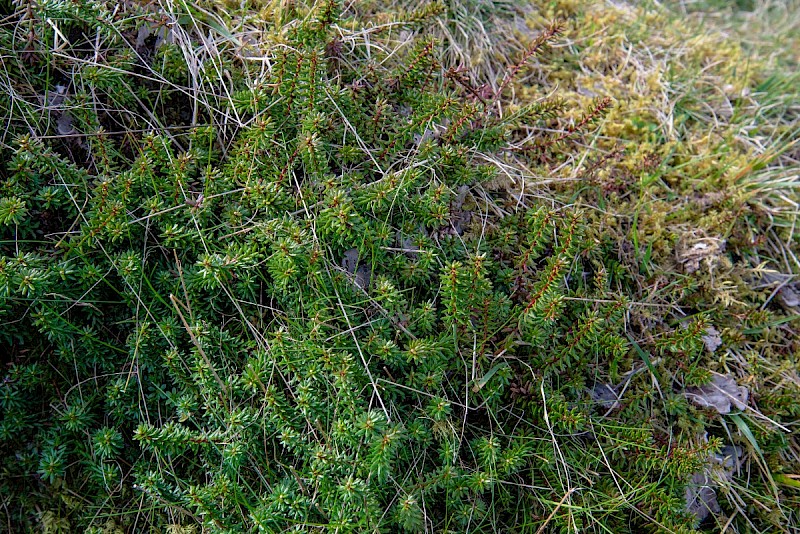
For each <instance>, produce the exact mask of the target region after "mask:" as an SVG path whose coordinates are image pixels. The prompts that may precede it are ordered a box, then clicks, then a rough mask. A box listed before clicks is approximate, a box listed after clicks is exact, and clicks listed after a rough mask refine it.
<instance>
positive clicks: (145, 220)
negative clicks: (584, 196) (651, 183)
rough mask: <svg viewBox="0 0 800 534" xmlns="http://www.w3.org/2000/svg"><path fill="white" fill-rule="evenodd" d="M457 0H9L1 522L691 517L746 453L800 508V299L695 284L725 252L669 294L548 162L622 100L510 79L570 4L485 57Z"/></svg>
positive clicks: (567, 154) (383, 527) (463, 528)
mask: <svg viewBox="0 0 800 534" xmlns="http://www.w3.org/2000/svg"><path fill="white" fill-rule="evenodd" d="M451 4H454V3H451ZM461 8H463V6H461V7H459V6H458V5H455V4H454V5H450V4H445V3H441V4H439V3H436V4H433V5H426V6H408V8H407V9H402V10H399V9H398V10H396V11H391V12H386V11H385V10H384V11H382V10H381V9H379V6H377V5H376V4H371V3H366V4H365V5H362V6H358V7H349V6H343V5H340V3H338V2H336V1H328V2H315V3H311V2H309V3H304V2H272V3H269V4H268V5H264V6H260V7H259V9H255V8H254V7H253V6H239V7H235V6H231V9H230V11H229V12H227V13H223V12H222V11H219V10H218V8H217V7H215V6H210V5H204V6H203V5H190V4H182V6H181V7H175V6H171V7H170V9H166V10H165V9H160V8H157V7H156V6H154V5H144V6H143V5H127V4H125V5H122V4H120V5H117V4H111V3H106V2H102V1H99V2H94V3H86V4H76V3H73V2H59V1H54V2H48V3H41V4H39V3H25V4H24V5H17V4H14V5H13V6H9V5H6V6H5V7H3V10H4V11H2V14H3V17H4V20H5V22H4V23H3V24H2V26H0V47H2V49H3V57H4V69H5V72H6V75H5V77H4V79H3V83H4V84H5V85H6V87H7V90H8V93H9V94H10V95H11V96H12V98H11V99H9V100H8V101H7V102H3V103H2V104H0V105H2V106H3V107H2V108H0V109H2V112H3V115H4V117H7V127H6V129H5V133H4V137H3V141H2V145H0V151H2V155H3V158H2V159H3V161H4V162H5V165H4V167H3V168H2V170H0V173H2V183H0V236H1V237H0V254H1V255H0V320H1V321H2V323H3V328H2V329H1V330H0V335H2V337H3V343H4V344H5V345H6V346H8V347H9V349H8V351H7V354H8V356H6V358H5V360H4V363H6V368H5V369H4V370H3V373H2V376H3V381H2V383H0V406H2V408H3V412H2V419H1V420H0V454H2V461H1V462H0V464H1V465H2V467H1V468H0V469H2V470H0V489H1V491H0V494H2V510H3V515H2V517H3V523H4V524H6V525H8V527H9V528H10V529H11V530H26V529H35V528H41V529H43V530H44V531H46V532H60V531H74V530H78V529H84V530H87V531H89V532H115V531H141V530H146V529H150V528H153V529H158V530H167V529H168V530H170V531H178V532H191V531H197V530H198V529H202V530H204V531H209V532H238V531H259V532H287V531H292V532H400V531H406V532H425V531H433V532H495V531H502V532H531V531H533V532H536V531H541V532H545V531H562V530H563V531H569V532H574V531H576V530H577V531H583V530H589V529H595V528H596V529H597V530H604V531H612V532H618V531H627V530H630V531H637V532H639V531H651V530H652V531H670V532H692V531H693V530H694V529H696V528H697V527H699V526H700V522H701V520H706V521H707V522H708V521H709V518H710V517H713V514H711V513H710V512H714V513H718V512H720V511H721V510H722V509H723V507H724V509H725V511H726V512H729V510H730V509H731V504H729V503H730V502H731V501H732V500H733V499H735V498H737V497H739V496H738V495H736V494H733V493H725V492H724V491H723V490H725V489H726V488H731V487H732V485H733V484H742V486H741V487H742V488H745V487H746V490H747V491H748V492H749V499H750V500H751V502H753V503H757V504H755V505H753V506H754V508H753V509H748V510H744V511H743V512H744V513H742V514H740V517H739V518H732V519H731V521H730V523H731V524H734V525H740V524H742V525H745V524H749V525H754V526H757V528H769V527H770V526H771V525H786V524H791V523H792V522H796V521H797V518H796V517H795V516H792V515H791V513H792V512H791V509H790V508H789V507H787V506H786V505H785V501H787V500H789V499H792V498H794V499H795V502H796V493H795V494H793V495H794V497H792V496H791V494H790V495H788V496H787V495H785V494H784V493H783V492H784V489H783V488H784V487H788V488H789V489H788V490H786V491H789V492H791V491H795V490H792V489H791V484H790V483H791V482H792V481H794V478H793V473H796V469H797V458H796V443H795V442H794V441H792V438H791V437H790V436H788V434H787V432H786V431H787V429H789V428H790V427H791V425H793V424H794V422H795V421H796V419H797V405H796V404H795V403H794V402H793V400H792V399H793V395H795V394H796V391H797V383H796V382H794V383H792V381H791V376H792V375H791V373H793V372H794V373H795V375H794V376H796V371H795V370H794V368H793V367H792V365H793V361H794V360H793V358H795V357H796V347H795V348H794V349H792V348H791V345H790V344H791V343H792V342H793V341H792V339H791V331H790V330H788V329H787V327H786V325H788V324H789V321H791V320H792V319H793V316H792V315H791V314H787V313H783V312H782V311H780V310H778V309H775V307H774V306H773V307H768V306H767V305H768V304H769V299H764V300H763V301H762V302H764V307H763V308H764V309H761V310H758V311H757V312H748V313H746V314H742V315H741V316H739V315H735V314H733V312H730V311H727V312H726V311H723V312H719V311H718V310H717V309H716V308H715V307H714V306H713V305H712V304H713V303H709V302H708V301H707V300H704V299H705V296H704V295H705V294H702V295H703V296H702V297H698V296H696V295H698V294H699V293H698V283H697V280H696V278H694V277H693V276H692V275H691V273H692V272H698V271H699V272H705V271H702V270H701V267H703V268H705V267H707V266H708V265H710V262H709V261H708V257H707V255H701V256H699V257H697V258H695V257H691V258H690V259H689V260H687V261H686V262H684V263H688V262H689V261H692V264H691V265H692V266H694V263H695V260H696V263H697V267H696V268H694V271H692V267H690V268H689V269H686V268H685V267H684V269H683V270H682V271H681V274H680V276H678V275H676V274H673V273H671V272H669V271H663V270H662V271H659V272H660V275H661V277H662V279H663V280H662V281H661V282H659V283H660V284H661V286H660V287H661V288H662V289H661V293H660V296H659V298H646V297H645V296H643V289H642V288H643V286H642V285H641V284H642V276H643V274H642V273H643V272H648V270H649V269H654V267H651V266H650V264H649V263H648V264H647V265H644V266H641V265H640V264H638V263H632V262H630V261H629V256H628V254H629V250H626V249H625V247H624V246H623V245H621V243H620V241H619V234H618V233H616V232H612V231H608V224H609V223H608V221H607V220H605V221H604V220H598V218H597V217H596V216H595V215H593V214H592V209H591V207H590V206H585V207H584V208H583V209H577V208H576V207H575V206H566V205H564V204H563V203H562V202H560V200H561V199H560V198H559V197H558V195H560V194H562V193H563V191H564V190H563V189H559V190H555V191H553V192H552V194H550V195H548V196H540V197H538V198H537V197H533V196H531V195H529V194H528V192H527V191H525V190H521V189H520V188H519V187H518V186H519V185H520V184H526V183H527V184H530V183H531V181H532V176H534V175H533V174H531V172H530V170H531V169H533V170H534V171H535V170H537V169H542V168H549V166H552V165H554V164H556V162H563V161H570V160H571V158H577V157H578V155H579V154H580V150H579V147H576V146H575V142H576V141H577V140H580V139H585V138H587V136H588V137H590V136H591V135H593V132H595V131H600V132H602V131H603V128H607V127H608V125H609V124H610V122H609V121H612V122H614V121H615V120H616V119H613V117H614V115H613V114H614V113H615V111H614V109H615V108H614V102H613V101H612V100H610V99H604V98H595V99H592V100H591V101H587V102H582V103H581V111H580V113H579V114H578V115H574V112H573V110H572V109H571V108H570V107H569V106H568V105H566V102H568V100H566V98H565V97H566V96H567V95H565V97H562V98H560V99H559V98H555V97H548V98H544V99H542V98H538V97H537V98H536V99H531V101H530V102H529V103H525V102H524V101H519V100H518V99H517V98H516V97H515V94H516V93H517V92H518V91H517V89H518V88H519V87H522V85H524V84H526V83H527V84H528V86H530V78H529V77H528V76H529V70H528V69H530V65H531V64H532V62H533V61H535V60H536V61H542V62H544V61H557V60H556V59H555V58H557V57H559V54H561V53H562V52H561V51H560V50H558V49H555V48H551V45H552V44H553V43H555V42H557V40H558V39H563V38H564V37H563V35H564V32H567V31H569V26H568V25H564V24H559V23H552V22H549V23H548V25H547V26H546V27H544V28H543V29H542V31H540V32H538V33H535V34H530V35H528V37H530V40H529V42H527V43H526V44H525V45H524V46H521V45H520V44H519V43H521V42H522V40H520V41H515V42H516V43H517V44H515V45H514V46H513V47H510V48H509V49H508V50H509V51H508V56H509V57H511V56H513V60H512V61H511V62H510V63H508V64H506V65H503V68H502V70H501V73H500V75H499V76H496V77H493V78H492V79H491V80H489V79H488V78H487V77H488V76H490V75H492V73H493V70H492V69H489V68H486V67H485V66H483V67H481V69H480V70H479V72H473V71H472V70H471V69H470V68H468V66H466V65H464V66H458V65H456V64H455V63H456V62H457V59H458V57H459V53H460V52H461V51H462V50H463V46H465V45H464V43H465V42H466V43H475V42H481V41H480V39H479V40H477V41H476V40H475V39H471V38H470V36H469V35H464V32H463V31H462V33H461V34H459V35H461V37H458V38H455V37H453V36H454V35H456V33H453V32H454V31H455V30H454V29H458V28H462V29H463V27H464V24H465V22H464V19H463V17H462V18H458V17H455V16H454V15H453V14H454V13H455V14H459V13H460V14H461V15H459V16H462V15H463V13H462V12H463V9H461ZM459 9H461V11H459ZM515 13H518V12H517V11H516V10H514V9H511V8H509V9H508V10H507V15H508V17H513V16H514V14H515ZM554 15H563V13H557V14H554ZM448 17H450V18H448ZM510 20H511V19H510ZM497 24H501V22H500V21H498V22H497ZM237 25H238V26H237ZM232 27H238V28H239V30H237V31H236V32H233V31H231V30H230V29H229V28H232ZM431 28H434V29H436V32H438V33H439V35H440V36H441V37H442V38H443V41H438V40H435V39H431V38H428V37H426V35H427V34H428V33H430V31H429V29H431ZM437 28H438V29H437ZM256 29H258V30H259V32H256V31H255V30H256ZM256 35H260V36H264V37H261V38H260V39H263V42H261V41H260V40H258V39H257V38H256ZM481 35H482V36H484V37H485V34H483V33H482V34H481ZM462 37H464V39H462ZM481 38H483V37H481ZM523 40H524V39H523ZM516 46H521V47H520V48H519V50H517V51H516V52H513V48H514V47H516ZM470 54H472V52H470ZM501 55H505V52H503V54H501ZM5 58H9V59H5ZM543 68H546V67H543ZM523 96H524V92H523ZM570 118H574V120H572V122H568V121H569V120H570ZM612 119H613V120H612ZM562 124H567V126H565V127H563V128H554V127H553V126H554V125H562ZM597 128H600V129H599V130H597ZM618 161H619V158H611V157H600V158H599V159H597V160H596V162H595V164H594V167H593V169H592V170H591V171H586V172H591V173H594V172H598V173H599V172H600V171H601V170H605V172H612V170H613V169H615V167H612V166H611V164H612V163H613V164H614V165H616V164H617V163H618ZM637 165H639V167H635V168H636V169H638V170H639V171H642V172H649V173H656V172H657V170H656V169H660V168H663V167H664V164H655V163H651V162H650V160H642V161H640V162H638V163H637ZM609 169H611V170H609ZM587 180H589V179H588V178H587ZM537 187H539V186H537ZM689 246H690V247H691V246H694V243H692V244H690V245H689ZM708 246H710V245H708ZM637 250H638V249H637ZM689 250H690V252H692V251H694V252H697V250H694V249H691V248H690V249H689ZM703 251H705V249H703ZM719 252H720V254H721V251H719ZM720 254H717V255H716V256H719V255H720ZM716 256H715V257H716ZM649 258H650V261H651V262H652V264H653V265H658V264H659V263H658V261H659V258H660V257H659V256H658V255H657V254H652V253H651V254H650V255H649ZM761 293H763V291H762V292H761ZM761 293H759V292H758V290H752V295H751V294H748V295H747V298H752V299H754V300H757V299H758V298H759V297H758V295H760V294H761ZM748 302H749V301H748ZM687 303H691V305H692V307H693V310H692V313H690V314H683V313H680V314H679V313H673V314H672V315H670V310H671V309H672V308H673V307H677V306H684V307H686V306H687ZM744 305H745V304H744V303H743V304H741V306H744ZM726 309H736V310H738V309H739V308H726ZM737 313H738V312H737ZM726 314H727V315H726ZM734 318H735V319H738V321H739V324H738V325H737V328H734V327H733V326H731V324H732V323H733V319H734ZM723 321H727V322H723ZM723 326H724V329H723V330H722V332H720V331H718V330H717V329H718V328H720V329H722V328H723ZM722 343H724V344H725V351H724V354H725V356H723V355H722V354H723V351H722V350H721V349H719V347H720V345H721V344H722ZM780 347H788V349H786V350H784V349H781V348H780ZM759 350H769V351H771V352H770V354H771V355H776V354H777V355H780V356H781V357H782V359H781V360H780V363H779V364H775V362H776V361H777V360H775V359H774V358H773V359H771V360H770V364H769V367H767V368H765V369H764V371H758V366H759V365H762V363H761V361H760V359H759V356H760V355H759ZM792 350H794V353H793V352H791V351H792ZM732 358H736V359H737V361H742V362H747V365H748V366H750V367H749V369H751V370H752V373H753V375H754V376H758V377H759V378H758V380H759V382H757V383H756V385H755V386H754V384H752V383H750V382H748V381H745V380H741V379H740V380H739V382H738V383H737V381H736V379H735V378H740V377H735V378H731V376H730V375H731V373H730V371H729V367H730V364H729V363H728V362H729V361H730V359H732ZM710 360H711V361H714V360H717V361H718V363H717V365H714V366H711V365H709V361H710ZM773 365H778V367H777V368H774V367H772V366H773ZM766 381H774V382H778V381H780V387H775V388H772V389H771V390H770V393H769V395H758V398H757V400H753V397H755V396H756V395H757V393H758V388H761V387H764V386H763V384H764V383H765V382H766ZM740 384H741V385H740ZM720 394H721V396H720ZM756 402H757V403H758V404H756ZM748 458H754V459H757V460H753V461H759V462H760V463H759V468H760V469H762V471H761V472H760V473H761V475H762V476H759V477H755V478H752V479H751V480H749V481H744V479H743V475H742V473H741V466H742V465H744V462H745V461H749V460H747V459H748ZM732 481H736V482H732ZM779 484H782V485H780V486H779ZM745 485H746V486H745ZM698 488H699V489H698ZM703 488H705V489H703ZM714 488H717V489H718V490H719V491H716V492H715V490H714ZM709 491H710V494H709Z"/></svg>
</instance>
